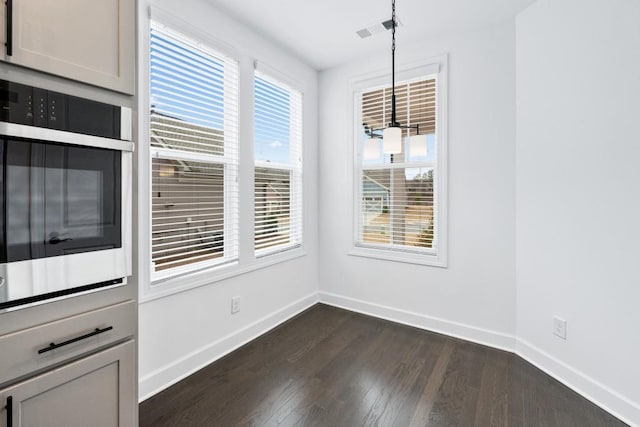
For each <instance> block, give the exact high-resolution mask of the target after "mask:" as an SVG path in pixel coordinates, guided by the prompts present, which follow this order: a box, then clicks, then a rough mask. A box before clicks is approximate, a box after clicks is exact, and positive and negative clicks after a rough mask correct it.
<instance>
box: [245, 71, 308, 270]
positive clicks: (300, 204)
mask: <svg viewBox="0 0 640 427" xmlns="http://www.w3.org/2000/svg"><path fill="white" fill-rule="evenodd" d="M258 77H259V78H261V79H263V80H265V81H267V82H268V83H271V84H273V85H275V86H278V87H279V88H280V89H287V90H288V91H289V92H291V91H297V92H298V93H299V96H300V112H299V115H300V126H299V128H300V140H299V141H295V143H297V144H299V146H298V147H296V152H297V153H299V155H300V159H299V161H297V162H296V161H294V160H292V161H291V162H290V163H278V162H268V161H263V160H256V159H255V139H254V140H253V150H254V159H253V167H254V176H253V192H254V197H255V184H256V181H255V170H256V169H258V168H264V169H273V170H287V171H289V173H290V178H289V179H290V183H289V188H290V189H289V195H290V200H289V211H290V222H291V219H293V211H294V209H296V210H297V211H298V212H299V221H300V222H299V224H298V226H299V230H295V229H294V227H290V229H289V239H290V242H289V243H288V244H281V245H277V246H274V247H273V248H269V247H267V248H260V249H256V248H255V240H254V249H253V251H254V256H255V258H256V259H268V258H270V257H272V256H275V255H278V254H283V253H288V252H291V251H295V250H296V249H299V248H302V247H303V244H304V234H305V233H304V228H305V227H304V220H305V214H304V191H303V189H304V92H303V91H302V90H301V89H299V87H298V86H296V85H295V84H292V83H291V82H290V81H288V80H289V79H286V78H284V79H283V78H281V77H282V76H281V74H280V73H278V72H274V70H272V69H270V68H269V67H265V66H264V65H263V64H258V63H257V62H256V63H255V64H254V70H253V81H254V88H255V81H256V78H258ZM255 101H256V97H255V89H254V94H253V110H252V111H253V114H254V135H255ZM290 107H291V105H290ZM289 120H290V122H291V121H292V115H291V111H289ZM292 143H294V141H290V144H292ZM290 150H293V148H292V147H291V145H290ZM290 156H291V153H290ZM297 194H299V197H295V196H296V195H297ZM255 208H256V204H255V198H254V203H253V215H254V220H255ZM254 233H255V223H254ZM296 233H298V235H299V237H298V239H297V240H296V239H295V238H294V237H295V234H296ZM254 239H255V234H254Z"/></svg>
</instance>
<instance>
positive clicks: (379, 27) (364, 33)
mask: <svg viewBox="0 0 640 427" xmlns="http://www.w3.org/2000/svg"><path fill="white" fill-rule="evenodd" d="M396 22H397V23H398V27H401V26H402V22H401V21H400V19H398V17H397V16H396ZM392 26H393V23H392V21H391V19H385V20H384V21H381V22H376V23H375V24H373V25H370V26H368V27H365V28H363V29H361V30H358V31H356V34H357V35H358V36H359V37H360V38H361V39H366V38H367V37H371V36H373V35H375V34H379V33H383V32H385V31H386V30H390V29H391V27H392Z"/></svg>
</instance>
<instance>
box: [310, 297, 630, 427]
mask: <svg viewBox="0 0 640 427" xmlns="http://www.w3.org/2000/svg"><path fill="white" fill-rule="evenodd" d="M319 300H320V302H321V303H324V304H328V305H332V306H335V307H340V308H344V309H346V310H350V311H355V312H357V313H362V314H366V315H369V316H373V317H378V318H381V319H385V320H390V321H392V322H397V323H402V324H405V325H409V326H414V327H417V328H420V329H425V330H428V331H433V332H438V333H441V334H445V335H449V336H452V337H456V338H460V339H463V340H466V341H471V342H475V343H478V344H482V345H486V346H489V347H493V348H497V349H499V350H505V351H508V352H511V353H515V354H517V355H518V356H520V357H522V358H523V359H525V360H526V361H528V362H529V363H531V364H532V365H534V366H536V367H537V368H538V369H540V370H542V371H543V372H546V373H547V374H549V375H550V376H552V377H553V378H555V379H557V380H558V381H560V382H561V383H563V384H564V385H566V386H567V387H569V388H570V389H572V390H574V391H575V392H576V393H578V394H580V395H582V396H583V397H585V398H586V399H588V400H590V401H591V402H593V403H594V404H596V405H598V406H600V407H601V408H602V409H604V410H605V411H607V412H609V413H610V414H612V415H614V416H616V417H618V418H619V419H620V420H622V421H624V422H625V423H627V424H629V425H631V426H638V427H640V405H638V404H637V403H635V402H633V401H632V400H630V399H628V398H627V397H625V396H622V395H621V394H619V393H617V392H616V391H614V390H612V389H610V388H608V387H607V386H605V385H604V384H601V383H599V382H598V381H596V380H594V379H592V378H590V377H589V376H588V375H585V374H584V373H582V372H579V371H577V370H575V369H574V368H572V367H571V366H569V365H567V364H565V363H564V362H562V361H560V360H558V359H556V358H554V357H553V356H551V355H549V354H547V353H545V352H543V351H542V350H540V349H538V348H536V347H535V346H533V345H531V344H530V343H528V342H526V341H524V340H522V339H519V338H517V337H515V336H512V335H509V334H504V333H502V332H497V331H491V330H488V329H483V328H478V327H475V326H471V325H465V324H462V323H458V322H453V321H450V320H446V319H440V318H437V317H432V316H426V315H424V314H420V313H415V312H410V311H406V310H401V309H398V308H394V307H389V306H384V305H381V304H374V303H371V302H367V301H363V300H359V299H355V298H350V297H345V296H342V295H336V294H333V293H329V292H319Z"/></svg>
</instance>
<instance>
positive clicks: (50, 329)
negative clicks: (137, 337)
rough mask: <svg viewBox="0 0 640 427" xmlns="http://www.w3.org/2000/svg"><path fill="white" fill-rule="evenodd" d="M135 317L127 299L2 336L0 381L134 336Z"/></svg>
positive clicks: (130, 302) (134, 311)
mask: <svg viewBox="0 0 640 427" xmlns="http://www.w3.org/2000/svg"><path fill="white" fill-rule="evenodd" d="M135 316H136V310H135V303H134V302H133V301H127V302H123V303H119V304H115V305H111V306H108V307H104V308H101V309H98V310H93V311H88V312H86V313H82V314H78V315H75V316H71V317H66V318H63V319H59V320H56V321H53V322H49V323H46V324H43V325H39V326H35V327H32V328H28V329H23V330H21V331H17V332H13V333H11V334H7V335H3V336H1V337H0V348H1V349H2V351H1V352H0V384H3V383H6V382H8V381H10V380H12V379H15V378H19V377H22V376H24V375H26V374H29V373H32V372H34V371H39V370H41V369H44V368H46V367H48V366H51V365H54V364H58V363H61V362H64V361H65V360H67V359H69V358H72V357H76V356H79V355H82V354H84V353H87V352H89V351H92V350H95V349H97V348H100V347H103V346H106V345H109V344H111V343H114V342H117V341H120V340H123V339H125V338H127V337H132V336H133V335H134V334H135V325H136V321H135ZM52 344H54V345H52Z"/></svg>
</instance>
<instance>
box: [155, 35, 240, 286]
mask: <svg viewBox="0 0 640 427" xmlns="http://www.w3.org/2000/svg"><path fill="white" fill-rule="evenodd" d="M237 87H238V63H237V62H236V61H234V60H233V59H230V58H227V57H225V56H224V55H221V54H219V53H216V52H214V51H212V50H210V49H208V48H206V47H204V46H202V45H200V44H198V43H196V42H194V41H192V40H190V39H188V38H186V37H184V36H182V35H180V34H178V33H175V32H174V31H172V30H169V29H167V28H165V27H162V26H160V25H159V24H156V23H152V25H151V34H150V117H149V135H150V154H151V174H152V176H151V190H152V197H151V202H152V206H151V258H152V278H155V279H157V278H162V277H167V276H174V275H176V274H180V273H183V272H190V271H193V270H196V269H200V268H204V267H209V266H211V265H216V264H221V263H225V262H229V261H234V260H236V259H237V258H238V244H237V241H238V231H237V228H238V227H237V221H238V219H237V216H238V189H237V172H238V155H237V153H238V118H237V115H238V89H237Z"/></svg>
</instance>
